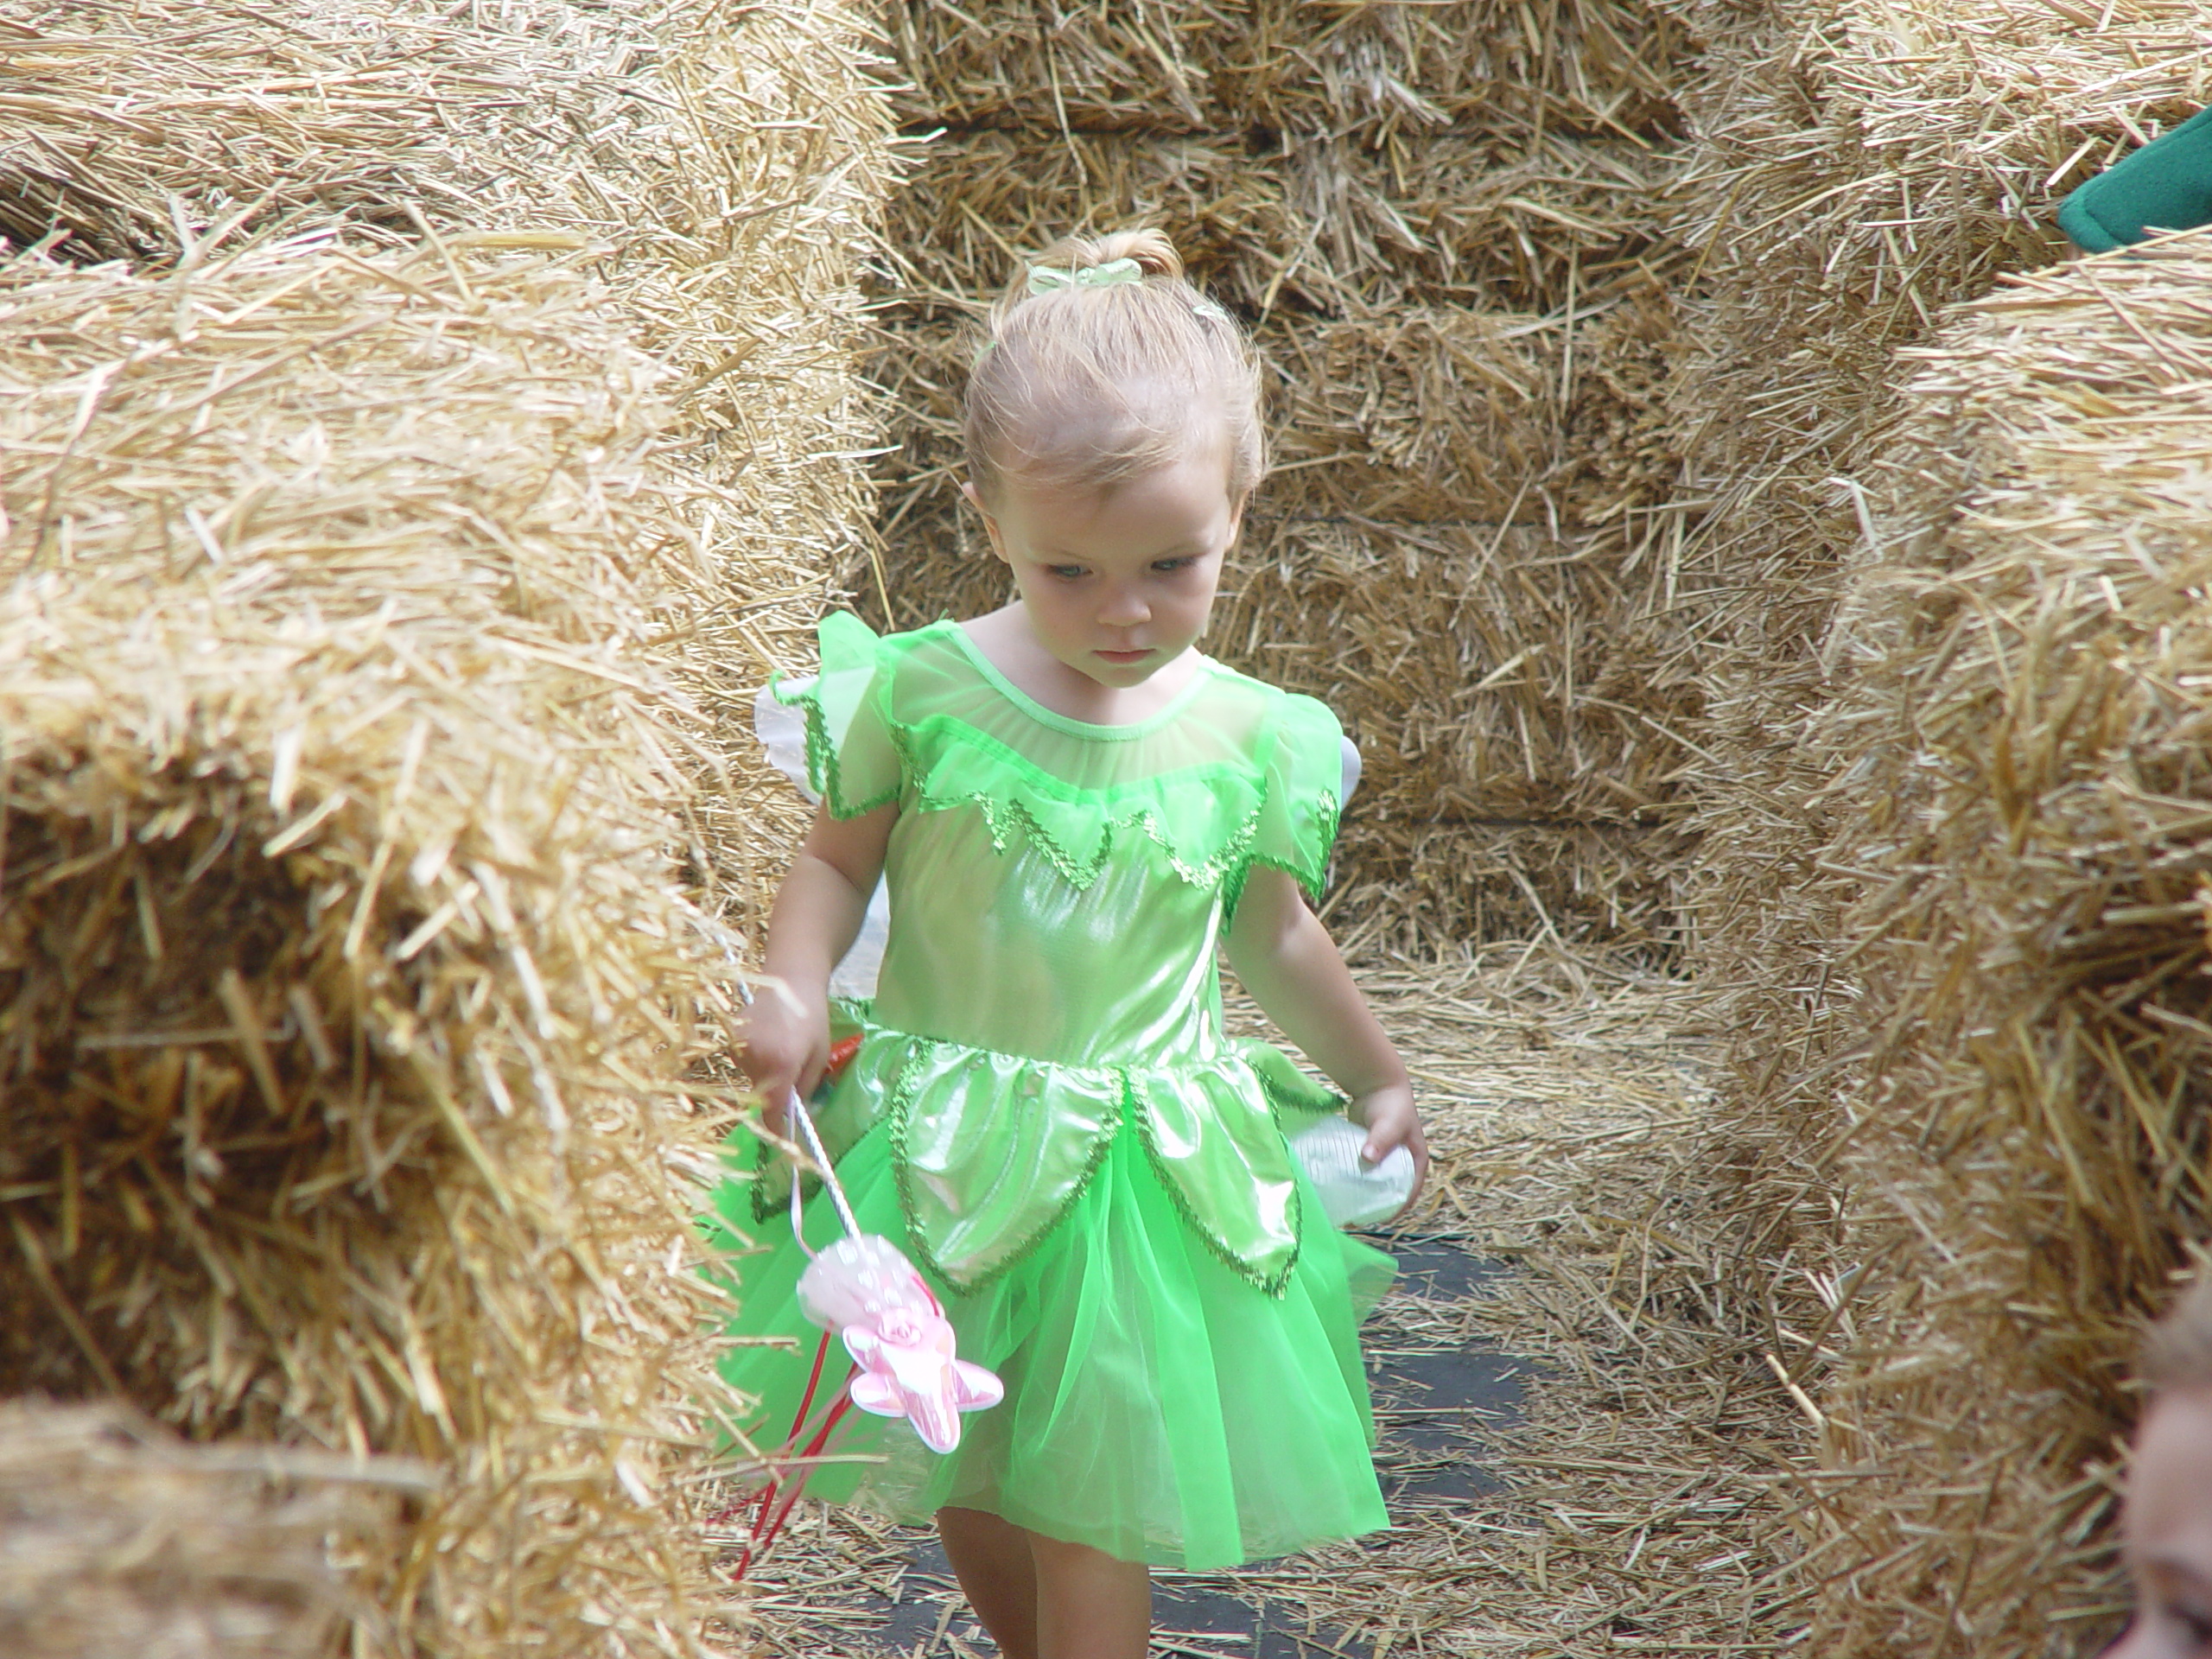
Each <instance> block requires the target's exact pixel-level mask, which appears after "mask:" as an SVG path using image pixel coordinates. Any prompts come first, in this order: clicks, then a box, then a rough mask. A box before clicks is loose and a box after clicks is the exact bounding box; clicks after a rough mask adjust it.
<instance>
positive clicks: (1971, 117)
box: [1674, 0, 2212, 1067]
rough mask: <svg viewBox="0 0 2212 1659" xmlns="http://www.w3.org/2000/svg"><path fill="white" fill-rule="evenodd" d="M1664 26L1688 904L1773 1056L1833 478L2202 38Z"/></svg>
mask: <svg viewBox="0 0 2212 1659" xmlns="http://www.w3.org/2000/svg"><path fill="white" fill-rule="evenodd" d="M1677 10H1679V11H1680V12H1681V14H1682V16H1684V18H1685V21H1686V22H1687V24H1688V27H1689V28H1690V29H1691V30H1692V32H1693V34H1694V35H1696V36H1697V37H1698V38H1699V40H1700V44H1701V45H1702V46H1703V47H1704V48H1705V62H1706V72H1705V73H1704V74H1703V75H1702V76H1701V77H1700V79H1699V80H1698V81H1697V82H1695V83H1694V85H1693V86H1690V87H1689V88H1688V89H1686V92H1685V95H1684V101H1685V105H1686V107H1687V108H1688V111H1689V113H1690V116H1691V118H1692V124H1693V127H1694V134H1695V143H1694V146H1693V148H1692V150H1691V154H1690V156H1689V158H1688V164H1687V165H1686V167H1685V168H1684V169H1683V171H1682V174H1681V177H1680V178H1679V179H1678V181H1676V183H1675V196H1676V200H1677V201H1678V203H1679V204H1680V217H1679V220H1678V228H1679V231H1680V233H1681V236H1682V237H1683V238H1684V239H1685V240H1686V241H1687V242H1688V243H1689V244H1690V245H1692V246H1693V247H1694V248H1695V249H1696V250H1697V251H1698V270H1699V276H1700V283H1699V290H1698V294H1697V296H1696V297H1695V298H1694V300H1691V301H1689V302H1688V304H1689V308H1690V310H1691V314H1692V321H1691V327H1689V329H1688V337H1689V338H1690V339H1692V340H1695V341H1696V343H1697V346H1698V348H1699V349H1698V351H1697V353H1696V354H1695V355H1694V357H1693V358H1691V359H1689V360H1688V362H1687V363H1686V364H1685V365H1684V372H1683V373H1682V376H1681V382H1680V385H1679V386H1678V387H1677V389H1676V391H1675V394H1674V401H1675V407H1676V409H1677V410H1678V411H1679V415H1678V424H1679V427H1680V444H1681V452H1682V454H1683V455H1684V457H1685V467H1686V480H1685V494H1686V495H1687V496H1688V498H1690V499H1696V500H1700V501H1701V502H1703V503H1705V504H1707V516H1706V518H1705V520H1704V523H1703V524H1702V525H1701V526H1700V531H1699V534H1698V536H1697V537H1696V538H1695V541H1694V546H1693V548H1692V550H1691V572H1692V578H1693V582H1694V585H1695V586H1696V587H1697V588H1700V589H1701V590H1702V591H1703V593H1704V594H1705V595H1706V598H1705V601H1704V606H1705V608H1706V609H1707V617H1706V619H1705V620H1702V621H1701V622H1700V624H1699V627H1698V632H1699V633H1700V635H1701V636H1702V644H1701V646H1700V651H1701V653H1702V655H1703V656H1704V658H1705V660H1706V669H1705V673H1704V680H1705V693H1706V697H1707V703H1708V709H1709V713H1708V715H1707V721H1706V722H1705V723H1704V726H1703V728H1702V730H1701V732H1700V737H1699V747H1700V750H1702V751H1703V752H1704V754H1705V756H1706V757H1707V765H1705V766H1701V767H1700V769H1699V775H1698V782H1697V792H1698V794H1699V796H1700V801H1701V803H1702V804H1701V809H1700V823H1701V824H1702V826H1703V833H1704V836H1705V838H1706V840H1707V842H1708V843H1709V847H1710V853H1709V855H1708V856H1707V859H1706V860H1705V861H1704V868H1703V869H1702V870H1701V871H1700V873H1699V874H1698V875H1697V877H1696V878H1695V883H1694V891H1693V892H1692V893H1691V895H1690V897H1689V899H1688V903H1689V904H1690V906H1691V908H1692V909H1694V911H1695V912H1697V915H1698V918H1699V932H1700V938H1701V940H1702V943H1701V945H1700V950H1701V952H1702V955H1703V959H1704V963H1705V967H1706V969H1707V972H1708V973H1709V974H1711V975H1713V976H1715V977H1717V978H1723V979H1732V980H1741V981H1743V982H1745V983H1746V986H1747V988H1751V993H1752V995H1753V997H1754V1001H1753V1003H1752V1004H1751V1005H1749V1006H1747V1007H1746V1008H1745V1010H1744V1012H1743V1014H1741V1016H1740V1017H1739V1018H1738V1020H1736V1023H1738V1025H1739V1026H1740V1027H1743V1028H1745V1029H1746V1030H1749V1031H1754V1032H1758V1033H1761V1034H1760V1035H1759V1036H1758V1038H1757V1039H1755V1040H1756V1042H1757V1043H1758V1044H1759V1045H1761V1046H1764V1043H1765V1041H1766V1039H1765V1037H1764V1031H1765V1029H1766V1027H1767V1026H1768V1025H1769V1023H1770V1021H1772V1022H1776V1023H1778V1024H1780V1025H1781V1026H1782V1027H1783V1028H1784V1029H1789V1028H1790V1027H1791V1024H1792V1016H1791V1015H1790V1014H1789V1012H1788V1011H1787V1010H1785V1009H1784V1008H1783V1007H1781V1006H1780V1005H1778V1004H1777V1003H1774V1002H1772V1001H1766V1000H1761V999H1762V993H1760V992H1759V991H1758V989H1757V987H1758V985H1760V984H1762V983H1765V982H1770V981H1771V979H1772V976H1773V973H1774V968H1775V964H1776V963H1778V962H1782V961H1787V960H1791V959H1793V958H1796V959H1803V958H1804V957H1805V955H1806V952H1808V951H1809V950H1814V949H1815V944H1814V943H1813V942H1814V941H1816V940H1817V939H1818V938H1820V937H1821V935H1822V934H1823V933H1824V932H1826V931H1827V929H1828V927H1829V925H1830V923H1829V919H1828V918H1826V917H1825V916H1824V915H1823V914H1821V913H1819V912H1797V907H1796V899H1795V898H1794V896H1793V895H1794V894H1795V893H1796V892H1797V891H1798V889H1799V888H1800V887H1801V886H1802V881H1803V879H1804V878H1805V877H1807V876H1808V875H1809V874H1812V873H1811V872H1810V871H1809V869H1808V867H1807V866H1806V863H1805V859H1806V856H1807V855H1808V849H1810V848H1812V847H1814V846H1815V845H1817V844H1818V831H1817V829H1816V828H1814V827H1811V826H1809V825H1808V823H1807V822H1806V820H1807V817H1808V814H1815V815H1816V814H1817V811H1818V807H1817V804H1814V803H1811V802H1809V801H1808V796H1809V795H1810V794H1812V793H1814V792H1815V791H1817V790H1818V788H1819V787H1820V780H1818V779H1808V778H1806V777H1805V776H1804V775H1803V774H1802V765H1801V758H1800V755H1799V753H1798V747H1797V742H1796V734H1797V732H1798V730H1799V728H1800V726H1801V724H1802V720H1803V718H1804V716H1805V715H1806V714H1807V713H1808V710H1811V709H1815V708H1817V707H1818V705H1819V704H1820V703H1821V701H1822V700H1823V697H1824V696H1825V693H1824V690H1823V687H1822V682H1821V667H1820V664H1818V662H1817V661H1816V660H1815V656H1814V652H1815V645H1816V643H1817V642H1818V641H1819V640H1820V639H1821V638H1822V637H1823V636H1824V634H1825V633H1826V632H1827V624H1828V621H1829V619H1830V617H1831V616H1832V614H1833V611H1834V604H1835V602H1836V598H1837V594H1838V593H1839V591H1840V586H1839V583H1840V570H1841V569H1842V566H1843V564H1844V563H1845V561H1846V560H1847V558H1848V557H1849V556H1850V550H1851V549H1852V548H1853V545H1854V544H1855V543H1856V542H1857V540H1858V538H1859V534H1860V526H1861V518H1860V513H1859V501H1858V498H1857V497H1855V496H1854V493H1853V488H1854V486H1853V485H1852V484H1850V483H1844V484H1839V482H1838V480H1854V479H1857V478H1858V477H1859V474H1860V473H1861V472H1862V471H1863V469H1864V468H1865V467H1866V464H1867V463H1868V462H1869V461H1870V460H1871V458H1872V450H1871V449H1870V448H1869V444H1870V442H1872V435H1873V434H1874V433H1875V432H1876V431H1878V429H1880V427H1881V425H1882V423H1883V422H1884V420H1885V417H1886V414H1887V411H1888V410H1889V408H1890V406H1891V400H1892V399H1893V397H1894V396H1895V392H1896V389H1897V385H1899V383H1900V381H1901V379H1902V378H1903V375H1904V367H1903V365H1902V361H1901V359H1900V358H1899V356H1898V353H1900V351H1901V350H1903V349H1904V348H1905V347H1907V346H1911V345H1913V344H1915V343H1916V342H1917V341H1920V340H1923V339H1924V338H1925V337H1926V335H1927V334H1928V332H1929V330H1930V329H1931V328H1932V327H1934V326H1935V322H1936V318H1937V317H1938V315H1940V314H1941V313H1942V310H1943V309H1944V308H1945V307H1947V306H1948V305H1951V304H1953V303H1955V302H1959V301H1962V300H1968V299H1973V298H1975V297H1978V296H1980V295H1982V294H1985V293H1986V292H1988V291H1989V289H1990V288H1991V287H1992V285H1993V283H1995V282H1996V281H1997V279H1998V277H1999V276H2000V275H2001V274H2002V273H2004V272H2006V271H2009V270H2020V269H2024V268H2031V267H2034V266H2037V265H2041V264H2047V263H2049V262H2050V261H2051V260H2052V259H2055V258H2057V257H2061V255H2062V254H2063V252H2064V248H2065V245H2064V242H2063V238H2061V237H2060V236H2059V234H2058V232H2057V230H2056V219H2055V215H2056V206H2057V202H2058V200H2059V199H2060V198H2062V197H2063V195H2064V194H2066V192H2067V191H2068V190H2069V189H2070V188H2072V187H2073V186H2074V185H2075V184H2077V183H2079V182H2080V181H2082V179H2083V178H2085V177H2087V176H2088V175H2089V174H2091V173H2092V172H2094V171H2095V170H2096V169H2098V168H2101V167H2103V166H2105V165H2107V164H2108V163H2109V162H2111V161H2112V160H2113V159H2114V158H2115V157H2116V156H2119V155H2120V154H2122V153H2124V152H2125V151H2126V149H2130V148H2132V147H2133V145H2135V144H2136V143H2140V142H2141V141H2142V139H2143V138H2144V137H2146V136H2148V135H2151V134H2154V133H2155V132H2157V131H2158V130H2159V129H2160V128H2161V126H2162V125H2165V124H2172V123H2174V122H2176V121H2178V120H2179V119H2182V118H2184V117H2186V116H2188V115H2190V114H2192V113H2194V112H2195V111H2196V109H2198V108H2199V107H2201V106H2202V105H2203V104H2204V103H2205V102H2206V101H2207V100H2208V99H2212V55H2208V53H2207V50H2206V48H2208V46H2212V22H2208V21H2207V19H2206V16H2205V14H2204V11H2203V8H2202V6H2199V5H2196V4H2195V3H2193V0H2140V3H2129V4H2125V5H2119V6H2113V7H2106V8H2096V9H2092V10H2089V11H2086V12H2085V11H2079V10H2074V9H2069V8H2063V7H2018V6H2012V5H2009V4H2005V3H2004V0H1961V3H1957V4H1949V5H1945V6H1942V7H1940V8H1920V9H1917V10H1900V9H1899V8H1897V7H1893V6H1888V5H1875V4H1866V3H1857V0H1853V3H1846V4H1842V5H1825V4H1824V5H1818V6H1808V5H1801V4H1798V3H1796V0H1765V3H1762V4H1759V5H1758V6H1754V7H1751V8H1748V9H1746V8H1741V7H1737V6H1733V5H1720V4H1715V3H1700V4H1694V5H1682V6H1680V7H1678V8H1677ZM1791 912H1797V913H1794V914H1793V913H1791ZM1746 1064H1748V1065H1752V1066H1755V1067H1756V1066H1758V1065H1761V1064H1763V1061H1762V1059H1761V1058H1760V1057H1759V1056H1757V1055H1753V1056H1751V1057H1748V1058H1747V1060H1746Z"/></svg>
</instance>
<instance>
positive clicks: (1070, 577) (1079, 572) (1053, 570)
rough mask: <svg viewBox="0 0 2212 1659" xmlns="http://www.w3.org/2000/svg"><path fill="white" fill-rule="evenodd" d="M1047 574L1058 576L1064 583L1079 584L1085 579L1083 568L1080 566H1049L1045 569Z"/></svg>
mask: <svg viewBox="0 0 2212 1659" xmlns="http://www.w3.org/2000/svg"><path fill="white" fill-rule="evenodd" d="M1045 574H1046V575H1050V576H1057V577H1058V578H1059V579H1060V580H1061V581H1062V582H1077V581H1080V580H1081V579H1082V577H1083V567H1082V566H1081V565H1079V564H1048V565H1046V567H1045Z"/></svg>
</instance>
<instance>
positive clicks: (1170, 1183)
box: [1122, 1057, 1306, 1296]
mask: <svg viewBox="0 0 2212 1659" xmlns="http://www.w3.org/2000/svg"><path fill="white" fill-rule="evenodd" d="M1232 1058H1235V1057H1232ZM1236 1063H1237V1064H1238V1065H1242V1066H1243V1067H1244V1069H1245V1070H1246V1071H1250V1072H1251V1073H1252V1075H1253V1077H1254V1078H1255V1080H1257V1081H1259V1083H1260V1087H1261V1092H1262V1094H1265V1093H1266V1092H1267V1084H1266V1080H1265V1079H1263V1078H1261V1077H1260V1074H1259V1072H1258V1071H1257V1069H1256V1068H1255V1067H1254V1066H1253V1065H1252V1064H1251V1062H1250V1061H1249V1060H1244V1059H1242V1058H1237V1060H1236ZM1122 1086H1123V1087H1124V1088H1125V1089H1126V1090H1128V1096H1127V1098H1126V1099H1125V1101H1124V1103H1123V1109H1124V1110H1125V1111H1127V1112H1128V1115H1129V1116H1130V1117H1131V1118H1132V1119H1133V1120H1135V1123H1136V1126H1137V1138H1138V1139H1139V1140H1140V1141H1143V1142H1144V1154H1145V1158H1146V1160H1147V1162H1149V1163H1150V1164H1151V1165H1152V1173H1153V1176H1154V1179H1156V1180H1158V1181H1159V1183H1160V1186H1161V1187H1162V1188H1164V1189H1165V1190H1166V1193H1167V1201H1168V1202H1169V1203H1170V1204H1172V1205H1174V1206H1175V1211H1176V1213H1177V1214H1178V1215H1179V1216H1181V1217H1183V1221H1184V1224H1185V1226H1187V1227H1189V1228H1190V1230H1192V1232H1194V1233H1196V1234H1197V1235H1198V1238H1199V1240H1200V1241H1201V1242H1202V1243H1204V1244H1205V1247H1206V1248H1207V1249H1210V1250H1211V1251H1212V1252H1213V1253H1214V1255H1216V1256H1217V1257H1218V1258H1219V1259H1220V1261H1221V1263H1222V1265H1223V1266H1224V1267H1226V1268H1228V1269H1229V1270H1230V1272H1231V1273H1233V1274H1236V1276H1237V1277H1238V1278H1239V1279H1242V1280H1243V1281H1244V1282H1245V1283H1246V1284H1248V1285H1250V1286H1252V1287H1254V1288H1255V1289H1256V1290H1259V1291H1261V1292H1262V1293H1263V1294H1267V1295H1269V1296H1281V1294H1283V1292H1284V1291H1285V1290H1286V1289H1287V1288H1288V1287H1289V1285H1290V1275H1291V1274H1293V1273H1294V1272H1295V1271H1296V1270H1297V1268H1298V1256H1299V1252H1300V1248H1301V1245H1302V1243H1303V1241H1304V1240H1305V1237H1306V1195H1305V1194H1304V1193H1303V1192H1300V1190H1299V1186H1298V1183H1297V1180H1296V1179H1295V1178H1294V1179H1292V1181H1291V1185H1290V1256H1289V1259H1288V1260H1287V1261H1286V1262H1284V1263H1283V1264H1282V1271H1281V1273H1277V1274H1262V1273H1261V1272H1260V1271H1259V1270H1258V1269H1257V1268H1254V1267H1253V1266H1252V1264H1251V1263H1250V1262H1247V1261H1245V1260H1244V1259H1243V1257H1242V1256H1240V1255H1237V1254H1236V1251H1235V1250H1233V1249H1230V1247H1229V1246H1228V1245H1227V1244H1226V1243H1224V1242H1223V1241H1222V1240H1221V1239H1220V1238H1218V1237H1217V1236H1215V1234H1214V1231H1213V1230H1212V1229H1211V1228H1210V1227H1208V1226H1207V1225H1206V1224H1205V1223H1204V1222H1203V1221H1200V1220H1199V1219H1198V1211H1195V1210H1193V1209H1192V1207H1191V1201H1190V1199H1189V1198H1188V1197H1186V1196H1185V1193H1184V1192H1183V1187H1182V1183H1180V1182H1179V1181H1178V1180H1176V1179H1175V1178H1174V1177H1173V1175H1172V1174H1170V1173H1168V1167H1167V1160H1166V1157H1164V1156H1163V1155H1162V1154H1161V1153H1160V1140H1159V1130H1158V1128H1157V1127H1156V1126H1155V1125H1154V1122H1153V1121H1152V1103H1151V1102H1150V1101H1149V1100H1147V1099H1146V1098H1145V1096H1144V1092H1143V1091H1142V1090H1140V1089H1139V1088H1138V1087H1137V1086H1136V1082H1135V1078H1133V1077H1130V1076H1129V1074H1128V1072H1127V1071H1124V1072H1123V1073H1122ZM1268 1104H1269V1107H1270V1109H1272V1107H1273V1104H1274V1102H1273V1099H1272V1097H1270V1099H1269V1103H1268Z"/></svg>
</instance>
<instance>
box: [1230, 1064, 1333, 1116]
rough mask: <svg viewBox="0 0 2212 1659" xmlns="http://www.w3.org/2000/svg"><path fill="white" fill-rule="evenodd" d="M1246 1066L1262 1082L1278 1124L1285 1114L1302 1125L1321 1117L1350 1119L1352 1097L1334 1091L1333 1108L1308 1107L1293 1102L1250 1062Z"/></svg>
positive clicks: (1263, 1091) (1264, 1092) (1295, 1101)
mask: <svg viewBox="0 0 2212 1659" xmlns="http://www.w3.org/2000/svg"><path fill="white" fill-rule="evenodd" d="M1245 1065H1251V1066H1252V1075H1253V1076H1254V1077H1257V1078H1258V1079H1259V1080H1260V1092H1261V1093H1262V1094H1263V1095H1265V1096H1267V1097H1268V1110H1269V1111H1271V1112H1273V1113H1274V1115H1275V1122H1277V1123H1281V1122H1282V1119H1283V1117H1284V1115H1285V1114H1289V1115H1290V1116H1294V1118H1295V1119H1297V1121H1299V1122H1300V1123H1311V1122H1313V1120H1314V1119H1315V1118H1319V1117H1332V1116H1336V1117H1348V1116H1349V1114H1350V1112H1351V1096H1347V1095H1343V1094H1339V1093H1338V1091H1337V1090H1334V1089H1332V1090H1329V1092H1330V1094H1331V1095H1332V1096H1335V1101H1336V1103H1335V1104H1334V1105H1332V1106H1308V1105H1307V1104H1306V1103H1305V1102H1304V1101H1302V1100H1293V1099H1292V1098H1291V1097H1290V1096H1287V1095H1286V1094H1284V1093H1283V1092H1282V1091H1281V1090H1280V1089H1278V1088H1276V1087H1275V1085H1274V1084H1273V1083H1271V1082H1269V1081H1268V1074H1267V1073H1266V1072H1265V1071H1262V1070H1261V1069H1260V1068H1259V1067H1258V1066H1256V1065H1252V1063H1251V1062H1250V1061H1249V1060H1247V1061H1245Z"/></svg>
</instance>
